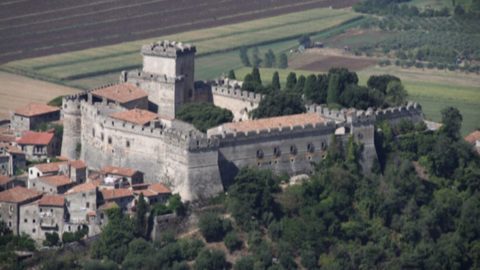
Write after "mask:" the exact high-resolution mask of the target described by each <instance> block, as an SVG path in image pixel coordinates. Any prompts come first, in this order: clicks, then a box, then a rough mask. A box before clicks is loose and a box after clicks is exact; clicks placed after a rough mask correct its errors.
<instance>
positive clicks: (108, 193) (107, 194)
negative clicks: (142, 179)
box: [100, 188, 133, 201]
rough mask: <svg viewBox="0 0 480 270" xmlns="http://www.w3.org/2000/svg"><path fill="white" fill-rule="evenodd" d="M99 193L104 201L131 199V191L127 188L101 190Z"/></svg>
mask: <svg viewBox="0 0 480 270" xmlns="http://www.w3.org/2000/svg"><path fill="white" fill-rule="evenodd" d="M100 192H102V195H103V199H104V200H105V201H109V200H114V199H119V198H125V197H133V191H131V190H130V189H128V188H116V189H102V190H101V191H100Z"/></svg>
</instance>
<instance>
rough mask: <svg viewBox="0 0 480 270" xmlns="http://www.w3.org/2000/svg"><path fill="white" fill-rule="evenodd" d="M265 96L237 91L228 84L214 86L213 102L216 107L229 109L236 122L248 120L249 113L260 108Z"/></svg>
mask: <svg viewBox="0 0 480 270" xmlns="http://www.w3.org/2000/svg"><path fill="white" fill-rule="evenodd" d="M262 98H263V95H261V94H256V93H252V92H249V91H244V90H240V89H236V88H234V87H233V86H231V85H228V84H218V85H212V101H213V104H215V106H218V107H221V108H224V109H228V110H230V111H231V112H232V113H233V116H234V119H233V120H234V121H240V120H242V121H245V120H248V112H250V111H252V110H253V109H255V108H257V107H258V104H259V103H260V101H261V100H262Z"/></svg>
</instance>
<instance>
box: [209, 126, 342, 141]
mask: <svg viewBox="0 0 480 270" xmlns="http://www.w3.org/2000/svg"><path fill="white" fill-rule="evenodd" d="M335 127H336V125H335V122H333V121H328V122H323V123H315V124H306V125H292V126H283V127H282V126H281V127H275V128H265V129H257V130H253V131H247V132H241V131H230V130H228V131H227V130H223V128H222V126H220V127H215V128H212V129H210V130H208V132H207V134H208V137H209V138H218V139H219V140H220V141H221V143H226V142H229V141H239V140H248V141H250V140H262V139H266V140H274V139H275V138H278V137H286V138H291V137H293V136H296V135H298V134H306V133H324V134H329V133H333V132H334V131H335Z"/></svg>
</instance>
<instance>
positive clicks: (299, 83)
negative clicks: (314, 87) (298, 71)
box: [294, 75, 307, 94]
mask: <svg viewBox="0 0 480 270" xmlns="http://www.w3.org/2000/svg"><path fill="white" fill-rule="evenodd" d="M306 80H307V79H306V78H305V76H303V75H300V76H298V80H297V84H296V85H295V87H294V90H295V92H297V93H300V94H303V88H305V81H306Z"/></svg>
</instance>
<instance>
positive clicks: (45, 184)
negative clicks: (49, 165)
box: [29, 174, 77, 194]
mask: <svg viewBox="0 0 480 270" xmlns="http://www.w3.org/2000/svg"><path fill="white" fill-rule="evenodd" d="M76 184H77V183H75V182H73V181H72V180H70V178H68V177H67V176H66V175H63V174H60V175H50V176H43V177H39V178H36V179H32V180H29V186H30V187H31V188H33V189H35V190H37V191H38V192H42V193H47V194H63V193H65V192H67V190H69V189H70V188H71V187H73V186H74V185H76Z"/></svg>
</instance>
